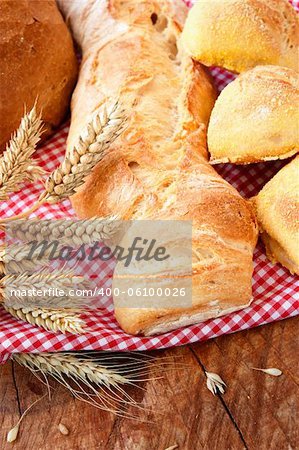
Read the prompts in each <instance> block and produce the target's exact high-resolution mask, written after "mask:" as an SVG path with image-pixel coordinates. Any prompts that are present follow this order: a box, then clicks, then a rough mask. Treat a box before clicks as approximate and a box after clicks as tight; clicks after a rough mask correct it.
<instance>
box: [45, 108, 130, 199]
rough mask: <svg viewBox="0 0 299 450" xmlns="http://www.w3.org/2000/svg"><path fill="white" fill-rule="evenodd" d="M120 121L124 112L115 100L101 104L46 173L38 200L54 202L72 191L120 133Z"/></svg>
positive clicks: (81, 182) (122, 121)
mask: <svg viewBox="0 0 299 450" xmlns="http://www.w3.org/2000/svg"><path fill="white" fill-rule="evenodd" d="M124 122H125V115H124V111H123V110H122V108H121V107H120V105H119V102H118V101H116V102H115V103H113V104H112V105H111V106H108V107H107V106H106V105H105V104H104V105H103V106H102V107H101V108H100V110H99V111H98V112H97V113H96V114H95V116H94V117H93V119H92V120H91V122H90V123H89V124H88V125H87V127H86V129H85V130H84V131H83V133H82V134H81V136H80V138H79V140H78V143H77V145H76V146H75V147H74V148H72V149H71V150H70V152H69V153H68V154H67V155H66V157H65V159H64V161H63V162H62V163H61V164H60V166H59V167H58V168H57V169H55V170H54V171H53V172H52V174H51V175H50V176H49V178H48V179H47V181H46V183H45V192H44V193H43V194H42V195H41V197H40V200H42V201H47V202H49V203H56V202H58V201H61V200H62V199H64V198H67V197H70V196H71V195H73V194H75V192H76V190H77V189H78V187H80V186H81V185H82V184H83V183H84V181H85V178H86V176H87V175H89V174H90V171H91V170H92V169H93V167H94V166H95V165H96V164H97V163H98V162H99V161H100V160H101V159H102V158H103V157H104V155H105V152H106V150H107V149H108V148H109V147H110V145H111V144H112V143H113V142H114V141H115V139H116V138H117V137H118V136H119V135H120V133H121V131H122V128H123V126H124Z"/></svg>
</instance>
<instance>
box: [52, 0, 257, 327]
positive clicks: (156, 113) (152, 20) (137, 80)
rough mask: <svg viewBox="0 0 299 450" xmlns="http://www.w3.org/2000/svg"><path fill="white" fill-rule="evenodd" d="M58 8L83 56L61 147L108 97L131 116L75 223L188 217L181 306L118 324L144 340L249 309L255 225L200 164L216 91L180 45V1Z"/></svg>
mask: <svg viewBox="0 0 299 450" xmlns="http://www.w3.org/2000/svg"><path fill="white" fill-rule="evenodd" d="M59 5H60V7H61V9H62V11H63V13H64V14H65V16H66V17H67V19H68V21H69V23H70V25H71V27H72V30H73V34H74V36H75V38H76V39H77V41H78V43H79V44H80V45H81V47H82V51H83V63H82V67H81V71H80V76H79V81H78V85H77V88H76V90H75V93H74V95H73V99H72V120H71V127H70V133H69V137H68V148H69V149H70V148H71V147H72V145H74V144H75V143H76V140H77V139H78V135H79V134H80V132H81V130H82V128H83V127H84V125H86V123H87V122H88V121H89V120H90V118H91V115H92V113H93V112H94V111H96V110H97V109H98V108H99V106H100V105H101V104H102V103H103V102H104V101H105V99H106V98H107V97H111V96H112V97H116V96H117V95H118V94H119V93H120V99H121V102H122V104H123V105H124V106H125V108H126V109H127V111H131V114H130V121H129V124H128V127H127V128H126V130H125V132H124V133H123V134H122V135H121V136H120V138H119V139H118V140H117V141H116V143H115V144H113V147H112V148H111V149H110V151H109V153H108V154H107V155H106V156H105V158H104V159H103V160H102V161H101V162H100V163H99V164H98V165H97V167H96V168H95V170H94V171H93V172H92V173H91V174H90V176H89V177H88V179H87V182H86V183H85V185H84V186H83V187H82V188H80V190H79V192H78V193H77V194H76V195H75V196H74V197H73V198H72V204H73V206H74V208H75V210H76V212H77V214H78V216H79V217H81V218H86V217H93V216H105V215H108V214H115V213H117V214H119V215H120V216H121V217H123V218H124V219H186V220H188V219H190V220H193V244H192V245H193V247H192V248H193V256H194V258H193V276H192V277H191V278H192V286H193V291H192V293H193V295H192V307H190V308H185V309H171V308H169V309H165V308H164V309H153V308H141V307H140V308H137V307H136V308H116V311H115V314H116V318H117V320H118V322H119V324H120V325H121V327H122V328H123V329H124V330H125V331H127V332H129V333H132V334H138V333H141V334H147V335H149V334H153V333H161V332H163V331H166V330H170V329H172V328H176V327H179V326H182V325H188V324H192V323H196V322H200V321H202V320H205V319H207V318H209V317H217V316H220V315H223V314H226V313H227V312H231V311H234V310H238V309H240V308H243V307H244V306H246V305H248V304H249V303H250V302H251V299H252V293H251V276H252V270H253V264H252V254H253V249H254V247H255V243H256V237H257V230H256V223H255V218H254V215H253V211H252V209H251V206H250V205H249V204H248V203H247V202H246V201H245V200H243V199H242V198H241V197H240V195H239V194H238V192H237V191H236V190H235V189H234V188H233V187H232V186H230V185H229V184H228V183H227V182H225V181H224V180H223V179H222V178H221V177H220V176H219V175H218V174H217V173H216V172H215V171H214V169H213V168H212V167H211V166H210V165H209V164H208V161H207V150H206V128H207V124H208V120H209V116H210V112H211V109H212V107H213V104H214V101H215V97H216V96H215V91H214V89H213V86H212V83H211V79H210V76H209V75H208V73H207V71H206V70H205V69H204V68H203V67H202V66H201V65H200V64H199V63H194V62H192V60H191V59H189V57H187V56H186V55H185V54H184V53H183V52H182V50H181V48H180V42H179V36H180V32H181V29H182V25H183V22H184V18H185V15H186V8H185V6H184V4H183V3H182V2H181V1H180V0H177V1H168V0H163V1H160V0H159V1H158V0H140V1H136V0H134V1H133V0H123V1H120V0H83V1H82V0H81V1H78V2H77V1H73V2H69V1H68V0H59ZM133 104H134V108H132V105H133ZM190 282H191V280H190Z"/></svg>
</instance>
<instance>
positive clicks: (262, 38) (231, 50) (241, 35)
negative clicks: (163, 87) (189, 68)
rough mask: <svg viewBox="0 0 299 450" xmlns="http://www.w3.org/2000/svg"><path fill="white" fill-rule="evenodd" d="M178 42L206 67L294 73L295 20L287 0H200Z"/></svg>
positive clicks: (298, 31) (298, 32) (298, 37)
mask: <svg viewBox="0 0 299 450" xmlns="http://www.w3.org/2000/svg"><path fill="white" fill-rule="evenodd" d="M183 41H184V46H185V48H186V50H187V51H188V52H189V53H190V55H191V56H192V57H193V58H195V59H196V60H198V61H201V62H202V63H203V64H205V65H207V66H221V67H225V68H226V69H229V70H232V71H234V72H243V71H245V70H248V69H251V68H253V67H255V66H258V65H262V64H274V65H278V66H284V67H289V68H291V69H294V70H297V71H298V70H299V65H298V64H299V59H298V55H299V54H298V44H299V20H298V15H297V14H296V11H295V10H294V8H293V7H292V6H291V5H290V3H289V1H288V0H225V2H223V0H205V1H204V0H199V1H197V2H195V5H194V6H193V8H192V9H191V10H190V12H189V16H188V19H187V21H186V26H185V28H184V33H183Z"/></svg>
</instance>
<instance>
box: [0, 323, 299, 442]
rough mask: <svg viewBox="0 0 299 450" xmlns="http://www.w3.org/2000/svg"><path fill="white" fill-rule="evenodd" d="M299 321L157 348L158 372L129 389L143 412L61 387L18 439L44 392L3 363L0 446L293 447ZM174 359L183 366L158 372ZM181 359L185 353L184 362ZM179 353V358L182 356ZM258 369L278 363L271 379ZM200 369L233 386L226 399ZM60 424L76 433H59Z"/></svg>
mask: <svg viewBox="0 0 299 450" xmlns="http://www.w3.org/2000/svg"><path fill="white" fill-rule="evenodd" d="M298 324H299V319H298V318H294V319H289V320H286V321H281V322H278V323H274V324H270V325H266V326H264V327H259V328H256V329H253V330H249V331H245V332H240V333H235V334H233V335H229V336H222V337H220V338H217V339H214V340H210V341H207V342H204V343H198V344H193V345H190V346H187V347H180V348H175V349H171V350H167V351H163V352H156V353H155V356H156V362H154V363H153V364H152V368H151V369H150V371H149V373H148V377H149V378H151V376H152V375H153V374H154V373H155V375H156V372H157V370H158V372H159V375H160V376H161V378H159V379H150V380H148V381H144V382H142V383H139V388H135V387H130V389H128V392H129V394H130V395H131V396H132V397H133V398H134V399H135V400H136V401H138V402H139V403H141V405H142V406H143V407H144V408H146V409H144V410H140V411H136V408H133V407H131V406H130V407H129V408H127V409H126V413H127V414H130V415H136V414H137V416H138V420H132V419H127V418H122V417H116V416H115V415H113V414H112V413H107V412H103V411H101V410H99V409H95V408H93V407H91V406H90V405H87V404H85V403H82V402H79V401H78V400H75V399H74V398H73V397H72V396H71V395H70V394H69V393H68V392H67V391H66V390H65V389H64V388H63V387H61V386H59V385H58V384H57V383H56V384H55V382H54V383H52V385H53V386H55V390H54V391H53V393H52V398H51V401H50V402H49V401H48V399H47V398H45V399H43V400H42V401H41V402H40V403H38V404H37V405H35V406H34V408H33V409H32V410H31V411H30V412H29V414H28V416H27V417H25V419H24V421H23V423H22V425H21V428H20V435H19V438H18V440H17V441H16V442H15V443H14V444H13V445H12V444H7V443H6V433H7V431H8V430H9V429H11V427H12V426H13V425H14V424H15V423H16V422H17V420H18V418H19V415H20V412H23V411H24V410H25V409H26V408H27V407H28V406H29V405H30V404H32V403H33V402H34V401H35V400H36V399H37V398H40V397H41V396H42V395H43V394H44V393H46V392H47V388H46V387H45V386H44V385H43V384H41V382H40V381H38V380H37V379H36V377H35V376H34V375H32V374H31V373H30V372H29V371H27V370H26V369H24V368H22V367H20V366H18V365H17V364H16V363H13V364H12V363H7V364H6V365H5V366H2V367H1V368H0V448H1V449H3V450H7V449H10V448H14V449H16V450H19V449H20V450H27V449H28V450H29V449H30V450H31V449H35V450H39V449H46V450H48V449H49V450H60V449H61V450H62V449H63V450H64V449H66V448H67V449H69V450H77V449H78V450H79V449H80V450H83V449H84V450H85V449H86V450H87V449H88V450H93V449H104V450H165V449H166V448H168V447H171V446H173V445H175V444H176V445H178V447H177V448H178V449H180V450H181V449H184V450H196V449H207V450H224V449H225V450H226V449H227V450H229V449H231V450H239V449H244V448H245V449H246V448H248V449H253V450H255V449H258V450H272V449H273V450H274V449H275V450H277V449H279V450H284V449H285V450H296V449H298V448H299V445H298V443H299V433H298V420H299V418H298V411H299V387H298V385H299V370H298V369H299V363H298V353H299V352H298V350H299V348H298ZM165 356H168V357H169V358H172V360H173V364H175V363H176V362H177V364H180V365H186V367H185V368H180V369H179V370H176V369H174V368H173V367H172V368H169V367H168V368H167V370H165V369H159V368H158V369H156V370H155V367H156V368H157V366H158V365H159V364H160V362H161V361H163V358H165ZM178 357H179V358H178ZM177 358H178V359H177ZM252 367H277V368H279V369H281V370H282V371H283V375H282V376H280V377H278V378H275V377H271V376H269V375H266V374H264V373H261V372H256V371H254V370H252ZM204 370H207V371H211V372H216V373H218V374H219V375H220V376H221V377H222V378H223V380H224V381H225V382H226V384H227V391H226V393H225V394H224V395H222V396H220V395H217V396H215V397H214V396H213V395H212V394H211V393H210V392H209V391H208V390H207V388H206V378H205V374H204ZM60 422H62V423H64V424H65V425H66V426H67V427H68V428H69V430H70V434H69V436H63V435H61V434H60V433H59V431H58V430H57V426H58V424H59V423H60Z"/></svg>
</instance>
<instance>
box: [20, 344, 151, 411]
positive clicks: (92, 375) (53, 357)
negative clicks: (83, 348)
mask: <svg viewBox="0 0 299 450" xmlns="http://www.w3.org/2000/svg"><path fill="white" fill-rule="evenodd" d="M104 353H107V352H104ZM106 358H107V355H105V358H104V359H103V361H102V360H101V357H97V358H96V359H92V357H90V356H88V357H86V358H85V357H84V354H81V355H80V356H79V355H78V354H71V353H37V354H30V353H21V354H14V355H13V359H14V360H15V361H17V362H18V363H19V364H21V365H23V366H24V367H27V368H28V369H29V370H31V371H32V372H34V373H35V374H36V373H37V372H39V373H41V374H42V375H43V377H47V376H48V375H49V376H51V377H53V378H54V379H55V380H56V381H58V382H59V383H60V384H62V385H63V386H64V387H66V388H67V389H68V390H69V391H70V392H71V393H72V394H73V395H74V396H75V397H76V398H78V399H79V400H81V401H84V402H87V403H89V404H91V405H92V406H95V407H97V408H100V409H103V410H105V411H110V412H113V413H116V414H118V415H121V416H123V417H129V418H133V416H129V415H127V414H125V413H124V412H121V411H117V403H118V402H120V403H125V404H129V405H133V406H134V407H137V408H140V406H139V405H138V403H137V402H136V401H135V400H134V399H132V398H131V397H130V396H129V395H128V394H127V393H126V392H125V390H124V389H123V387H122V386H124V385H130V384H134V382H135V381H136V374H138V373H141V371H143V370H144V360H142V359H141V360H139V361H138V360H135V362H134V364H133V363H132V362H129V363H128V364H127V363H125V362H122V363H121V364H119V365H118V366H117V367H115V366H113V367H112V368H109V367H106V364H107V359H106ZM112 358H116V356H115V355H114V354H113V356H112ZM133 365H134V371H133V370H132V366H133ZM127 366H128V367H129V371H128V372H129V373H128V374H126V373H125V372H126V367H127ZM71 383H72V385H71ZM98 388H101V389H100V390H98ZM142 409H144V408H142Z"/></svg>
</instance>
